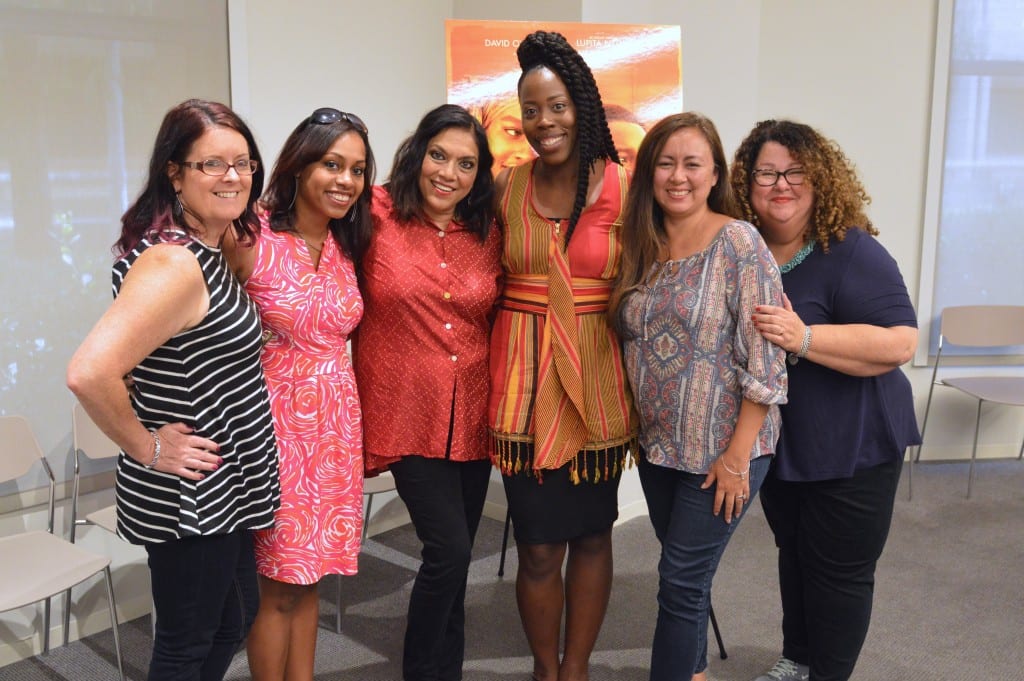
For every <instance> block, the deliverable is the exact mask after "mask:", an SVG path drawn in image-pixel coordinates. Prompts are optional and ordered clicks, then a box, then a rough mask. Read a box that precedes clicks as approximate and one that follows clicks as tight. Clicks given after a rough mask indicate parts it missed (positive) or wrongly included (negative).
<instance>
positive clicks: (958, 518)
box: [0, 461, 1024, 681]
mask: <svg viewBox="0 0 1024 681" xmlns="http://www.w3.org/2000/svg"><path fill="white" fill-rule="evenodd" d="M915 473H916V474H915V481H914V488H915V489H914V500H913V501H908V500H907V498H906V489H905V487H902V488H901V490H900V497H899V499H898V501H897V505H896V513H895V518H894V522H893V527H892V532H891V534H890V538H889V543H888V546H887V548H886V552H885V554H884V555H883V558H882V561H881V563H880V566H879V570H878V574H877V586H876V597H875V609H874V616H873V620H872V627H871V631H870V633H869V635H868V640H867V642H866V644H865V646H864V651H863V653H862V655H861V658H860V662H859V664H858V667H857V671H856V672H855V674H854V679H857V680H862V681H869V680H870V681H874V680H890V679H895V680H899V681H935V680H938V679H954V678H957V679H958V678H977V679H992V680H998V681H1024V645H1022V643H1021V633H1022V631H1024V626H1022V625H1024V588H1022V587H1021V585H1020V581H1021V569H1022V568H1024V463H1021V462H1018V461H1009V462H987V463H985V464H983V465H981V466H980V468H979V474H978V479H977V480H976V481H975V488H974V497H973V498H972V499H970V500H967V499H965V498H964V492H965V489H966V479H967V469H966V465H964V464H928V465H923V466H918V467H917V469H916V471H915ZM501 532H502V524H501V523H500V522H497V521H494V520H489V519H484V522H483V524H482V526H481V529H480V534H479V536H478V539H477V545H476V548H475V551H474V557H475V558H474V562H473V566H472V568H471V574H470V584H469V589H468V593H467V603H466V606H467V627H468V636H467V650H466V664H465V674H464V678H465V679H466V680H467V681H526V679H528V678H529V672H530V669H531V660H530V657H529V653H528V648H527V646H526V640H525V638H524V636H523V633H522V630H521V628H520V624H519V619H518V614H517V611H516V605H515V591H514V582H515V577H514V576H515V569H516V558H515V549H514V547H510V549H509V552H508V564H507V567H506V570H507V571H506V575H505V577H504V579H501V578H498V577H497V574H496V573H497V569H498V562H499V558H500V547H501ZM614 541H615V582H614V586H613V589H612V597H611V603H610V606H609V612H608V617H607V619H606V620H605V623H604V628H603V629H602V631H601V636H600V638H599V639H598V642H597V646H596V650H595V651H594V655H593V657H592V671H591V680H592V681H612V680H615V681H641V680H643V679H646V678H647V672H646V670H647V667H648V658H649V654H650V642H651V638H652V636H653V629H654V620H655V616H656V612H657V606H656V602H655V594H656V590H657V570H656V567H657V560H658V545H657V541H656V540H655V538H654V535H653V532H652V530H651V528H650V525H649V523H648V521H647V519H646V518H636V519H633V520H630V521H628V522H626V523H623V524H621V525H619V526H618V527H616V528H615V532H614ZM418 551H419V545H418V542H417V540H416V537H415V534H414V533H413V531H412V529H411V528H410V527H408V526H406V527H401V528H398V529H395V530H392V531H390V532H387V533H384V534H381V535H379V536H377V537H375V538H372V539H371V540H370V541H369V542H368V544H367V546H366V549H365V552H364V555H363V557H362V558H361V561H360V574H359V575H357V576H355V577H349V578H346V579H344V580H342V582H341V585H340V588H341V590H342V599H343V602H344V603H345V604H346V605H345V610H344V616H343V623H342V628H343V633H342V634H340V635H339V634H336V633H334V631H333V622H334V614H335V610H334V606H333V603H334V598H335V596H336V593H337V592H336V589H337V588H338V581H337V580H336V579H335V578H329V579H327V580H325V584H324V586H323V601H322V608H321V617H322V619H323V625H324V626H323V627H322V628H321V630H320V632H319V640H318V650H317V676H316V678H317V679H318V681H320V680H323V681H326V680H327V679H331V680H332V681H347V680H353V681H354V680H357V679H358V680H359V681H378V680H379V681H385V680H386V681H392V680H398V679H400V678H401V673H400V659H401V645H402V644H401V641H402V633H403V630H404V623H405V618H404V615H405V607H406V603H407V600H408V595H409V589H410V588H411V584H412V579H413V577H414V575H415V570H416V567H417V556H418ZM774 565H775V555H774V546H773V544H772V540H771V533H770V532H769V530H768V527H767V525H766V523H765V521H764V517H763V514H762V513H761V510H760V505H759V504H755V505H754V506H753V507H752V510H751V512H750V513H748V515H747V517H746V518H745V519H744V521H743V524H742V525H741V526H740V527H739V529H738V530H737V532H736V535H735V537H734V538H733V541H732V542H731V544H730V546H729V548H728V550H727V552H726V554H725V557H724V558H723V561H722V566H721V568H720V570H719V572H718V575H717V577H716V580H715V584H714V591H713V601H714V606H715V610H716V612H717V614H718V619H719V622H720V624H721V628H722V633H723V636H724V638H725V645H726V650H727V652H728V659H724V660H723V659H720V658H719V657H718V650H717V647H716V646H715V644H714V642H713V639H712V642H711V643H710V647H709V656H710V657H711V661H710V671H711V675H712V678H713V679H716V680H718V681H750V679H752V678H753V677H754V676H756V675H757V674H758V673H759V672H761V671H762V670H763V669H764V668H766V667H768V666H770V665H771V664H772V663H773V662H774V660H775V658H776V656H777V655H778V653H779V649H780V646H781V638H780V632H779V618H780V608H779V604H778V595H777V587H776V577H775V568H774ZM120 632H121V638H122V647H123V649H124V653H125V663H126V671H127V672H128V676H129V678H132V679H143V678H145V669H146V665H147V662H148V657H149V646H150V638H149V619H148V618H141V619H138V620H134V621H131V622H127V623H124V624H122V626H121V628H120ZM112 649H113V637H112V636H111V634H110V632H106V633H104V634H99V635H96V636H92V637H88V638H87V639H85V640H83V641H79V642H76V643H73V644H71V645H70V646H67V647H65V648H59V649H56V650H54V651H52V652H51V653H50V654H49V655H46V656H40V657H35V658H32V659H30V660H25V661H22V662H18V663H15V664H12V665H8V666H6V667H3V668H0V680H4V681H6V680H8V679H11V680H14V679H16V680H18V681H65V680H67V681H72V680H73V681H93V680H97V681H98V680H100V679H113V678H115V673H114V672H115V670H114V668H113V667H112V666H111V663H112V660H113V652H112ZM248 678H249V675H248V667H247V665H246V660H245V654H244V653H240V654H239V655H238V657H236V659H235V661H234V663H233V665H232V667H231V669H230V671H229V673H228V679H231V680H233V681H241V680H243V679H248Z"/></svg>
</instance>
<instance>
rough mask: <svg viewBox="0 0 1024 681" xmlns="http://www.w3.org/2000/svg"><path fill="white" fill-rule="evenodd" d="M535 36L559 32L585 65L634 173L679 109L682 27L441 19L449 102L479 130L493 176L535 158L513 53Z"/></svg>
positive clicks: (623, 156) (622, 156)
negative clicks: (652, 135) (649, 139)
mask: <svg viewBox="0 0 1024 681" xmlns="http://www.w3.org/2000/svg"><path fill="white" fill-rule="evenodd" d="M536 30H545V31H557V32H558V33H561V34H562V35H564V36H565V38H566V40H568V41H569V44H570V45H572V46H573V47H574V48H576V51H577V52H579V53H580V55H581V56H582V57H583V59H584V61H586V62H587V65H588V66H589V67H590V70H591V71H592V72H593V74H594V79H595V80H596V81H597V86H598V88H599V89H600V91H601V100H602V101H603V103H604V105H605V115H606V117H607V118H608V127H609V129H610V130H611V132H612V139H613V140H614V141H615V148H616V149H617V150H618V151H619V157H620V160H621V161H622V163H623V165H625V166H626V168H627V169H628V170H629V171H630V172H632V170H633V162H634V161H635V159H636V150H637V147H639V145H640V141H641V140H642V139H643V136H644V134H645V131H646V130H647V129H648V128H649V127H650V126H651V125H653V124H654V123H656V122H657V121H659V120H661V119H662V118H664V117H665V116H667V115H669V114H672V113H678V112H680V111H682V109H683V68H682V43H681V38H680V28H679V26H657V25H639V24H583V23H573V22H533V21H462V20H449V21H446V22H445V37H446V40H445V43H446V46H447V55H446V56H447V60H446V61H447V86H448V101H449V102H450V103H452V104H460V105H462V106H464V107H466V108H467V109H469V111H470V112H472V113H473V115H474V116H476V117H477V118H478V119H479V120H480V122H481V124H482V125H483V126H484V130H486V132H487V141H488V144H489V145H490V148H491V154H493V155H494V166H493V168H492V172H493V173H494V174H495V175H497V173H498V172H500V171H501V169H502V168H505V167H510V166H515V165H519V164H520V163H523V162H525V161H528V160H529V159H531V158H533V156H534V153H533V150H532V149H531V148H530V145H529V143H528V142H527V141H526V136H525V135H524V134H523V125H522V120H521V117H520V112H519V98H518V93H517V92H516V84H517V82H518V80H519V76H520V74H521V71H520V69H519V62H518V60H517V59H516V48H517V47H519V43H520V41H521V40H522V39H523V38H524V37H525V36H526V35H527V34H529V33H531V32H533V31H536Z"/></svg>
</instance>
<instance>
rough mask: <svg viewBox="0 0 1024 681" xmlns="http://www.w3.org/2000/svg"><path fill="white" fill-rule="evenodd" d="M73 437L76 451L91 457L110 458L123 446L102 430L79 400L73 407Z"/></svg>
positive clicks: (118, 452)
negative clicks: (115, 442)
mask: <svg viewBox="0 0 1024 681" xmlns="http://www.w3.org/2000/svg"><path fill="white" fill-rule="evenodd" d="M71 437H72V438H73V442H74V447H75V451H76V452H78V453H80V454H84V455H85V456H87V457H89V458H90V459H109V458H111V457H115V456H117V455H118V454H120V452H121V448H120V447H118V446H117V445H116V444H114V441H113V440H111V439H110V438H109V437H107V436H106V435H105V434H104V433H103V431H102V430H100V428H99V426H97V425H96V423H95V422H93V420H92V419H91V418H90V417H89V415H88V414H87V413H86V412H85V408H84V407H83V406H82V405H81V403H79V402H75V406H74V407H73V408H72V409H71Z"/></svg>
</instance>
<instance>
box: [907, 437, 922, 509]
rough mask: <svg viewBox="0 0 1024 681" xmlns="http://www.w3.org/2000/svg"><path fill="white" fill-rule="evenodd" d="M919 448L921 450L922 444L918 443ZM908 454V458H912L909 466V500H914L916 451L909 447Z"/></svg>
mask: <svg viewBox="0 0 1024 681" xmlns="http://www.w3.org/2000/svg"><path fill="white" fill-rule="evenodd" d="M917 449H918V451H920V449H921V446H920V445H918V447H917ZM907 454H908V456H907V458H908V459H910V463H909V465H908V466H907V501H913V500H914V452H913V451H911V450H910V448H907Z"/></svg>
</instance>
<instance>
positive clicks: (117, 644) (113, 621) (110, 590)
mask: <svg viewBox="0 0 1024 681" xmlns="http://www.w3.org/2000/svg"><path fill="white" fill-rule="evenodd" d="M103 577H104V578H105V579H106V582H107V603H108V604H109V605H110V629H111V631H113V632H114V655H115V656H116V657H117V675H118V677H119V678H120V679H121V681H124V664H123V663H122V661H121V636H120V634H118V631H117V627H118V622H117V604H116V603H115V602H114V580H113V579H112V578H111V577H110V566H109V565H108V566H107V567H105V568H103Z"/></svg>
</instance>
